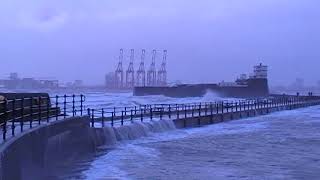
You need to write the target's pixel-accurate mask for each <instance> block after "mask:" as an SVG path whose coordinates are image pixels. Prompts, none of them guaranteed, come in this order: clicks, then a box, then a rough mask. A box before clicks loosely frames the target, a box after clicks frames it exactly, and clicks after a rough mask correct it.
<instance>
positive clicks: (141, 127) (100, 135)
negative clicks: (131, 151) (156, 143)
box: [92, 120, 176, 146]
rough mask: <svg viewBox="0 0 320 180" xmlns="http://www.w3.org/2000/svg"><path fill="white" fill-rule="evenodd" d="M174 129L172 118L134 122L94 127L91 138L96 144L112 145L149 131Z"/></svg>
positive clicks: (142, 135)
mask: <svg viewBox="0 0 320 180" xmlns="http://www.w3.org/2000/svg"><path fill="white" fill-rule="evenodd" d="M174 129H176V127H175V125H174V123H173V121H172V120H154V121H149V122H134V123H132V124H129V125H124V126H119V127H104V128H94V129H93V134H92V135H93V138H94V142H95V144H96V145H97V146H101V145H114V144H116V142H118V141H125V140H134V139H138V138H141V137H146V136H148V135H149V134H150V133H159V132H166V131H170V130H174Z"/></svg>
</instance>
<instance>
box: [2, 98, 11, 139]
mask: <svg viewBox="0 0 320 180" xmlns="http://www.w3.org/2000/svg"><path fill="white" fill-rule="evenodd" d="M3 103H4V106H5V111H4V122H3V127H2V128H3V129H2V131H3V132H2V133H3V134H2V136H3V137H2V138H3V140H6V138H7V136H6V135H7V122H8V118H9V117H8V101H7V100H6V99H5V100H4V102H3Z"/></svg>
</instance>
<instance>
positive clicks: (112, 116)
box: [111, 112, 114, 127]
mask: <svg viewBox="0 0 320 180" xmlns="http://www.w3.org/2000/svg"><path fill="white" fill-rule="evenodd" d="M113 125H114V112H111V127H113Z"/></svg>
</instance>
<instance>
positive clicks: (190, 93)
mask: <svg viewBox="0 0 320 180" xmlns="http://www.w3.org/2000/svg"><path fill="white" fill-rule="evenodd" d="M207 92H213V93H215V94H217V96H220V97H239V98H241V97H265V96H268V95H269V88H268V80H267V79H249V80H248V82H247V84H246V85H237V86H219V85H218V84H193V85H182V86H175V87H135V88H134V91H133V94H134V95H135V96H149V95H164V96H168V97H178V98H184V97H201V96H204V95H205V94H206V93H207Z"/></svg>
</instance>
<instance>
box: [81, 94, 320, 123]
mask: <svg viewBox="0 0 320 180" xmlns="http://www.w3.org/2000/svg"><path fill="white" fill-rule="evenodd" d="M319 103H320V97H318V96H317V97H316V96H277V97H273V98H264V99H248V100H239V101H216V102H202V103H185V104H152V105H139V106H130V107H117V108H116V107H115V108H99V109H95V108H92V109H90V108H88V109H87V114H88V115H89V117H90V118H91V126H92V127H104V126H107V125H111V126H115V125H124V124H125V123H127V122H136V121H141V122H143V121H145V120H154V119H162V118H164V117H166V118H169V119H180V118H190V117H191V118H192V117H198V118H199V117H202V116H214V115H217V114H226V113H235V112H248V111H254V112H255V111H256V110H259V109H266V110H267V112H269V109H271V108H277V107H286V108H288V109H294V108H298V107H305V106H311V105H317V104H319ZM222 118H223V116H222Z"/></svg>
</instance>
